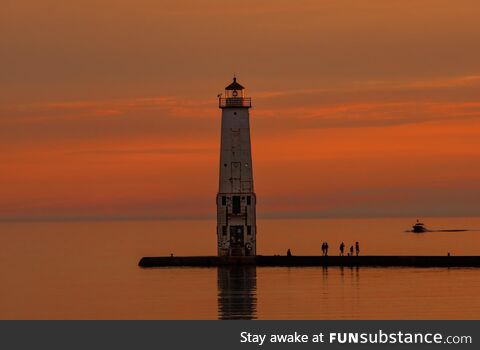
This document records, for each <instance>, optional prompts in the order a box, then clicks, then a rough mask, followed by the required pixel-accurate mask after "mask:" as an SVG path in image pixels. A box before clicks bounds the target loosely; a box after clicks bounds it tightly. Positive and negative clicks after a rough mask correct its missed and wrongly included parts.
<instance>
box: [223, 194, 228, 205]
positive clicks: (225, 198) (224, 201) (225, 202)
mask: <svg viewBox="0 0 480 350" xmlns="http://www.w3.org/2000/svg"><path fill="white" fill-rule="evenodd" d="M222 205H227V197H225V196H222Z"/></svg>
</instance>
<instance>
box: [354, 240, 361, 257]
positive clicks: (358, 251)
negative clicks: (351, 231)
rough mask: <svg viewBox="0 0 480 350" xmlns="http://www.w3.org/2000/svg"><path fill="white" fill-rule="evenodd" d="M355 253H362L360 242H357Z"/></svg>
mask: <svg viewBox="0 0 480 350" xmlns="http://www.w3.org/2000/svg"><path fill="white" fill-rule="evenodd" d="M355 253H356V254H357V256H358V254H359V253H360V244H358V242H355Z"/></svg>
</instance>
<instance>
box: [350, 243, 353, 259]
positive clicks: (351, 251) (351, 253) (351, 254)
mask: <svg viewBox="0 0 480 350" xmlns="http://www.w3.org/2000/svg"><path fill="white" fill-rule="evenodd" d="M350 256H353V245H352V246H350Z"/></svg>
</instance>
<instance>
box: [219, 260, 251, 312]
mask: <svg viewBox="0 0 480 350" xmlns="http://www.w3.org/2000/svg"><path fill="white" fill-rule="evenodd" d="M218 318H219V319H221V320H251V319H255V318H257V269H256V267H255V266H228V267H219V268H218Z"/></svg>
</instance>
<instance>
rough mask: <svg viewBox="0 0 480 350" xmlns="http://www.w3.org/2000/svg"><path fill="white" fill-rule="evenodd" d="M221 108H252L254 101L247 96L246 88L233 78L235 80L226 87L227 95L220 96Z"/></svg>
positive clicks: (219, 104)
mask: <svg viewBox="0 0 480 350" xmlns="http://www.w3.org/2000/svg"><path fill="white" fill-rule="evenodd" d="M218 106H219V107H220V108H250V107H251V106H252V101H251V99H250V97H245V88H244V87H243V86H242V85H240V84H239V83H238V82H237V78H236V77H234V78H233V82H232V83H231V84H230V85H228V86H227V87H226V88H225V96H223V97H222V96H220V97H219V101H218Z"/></svg>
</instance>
